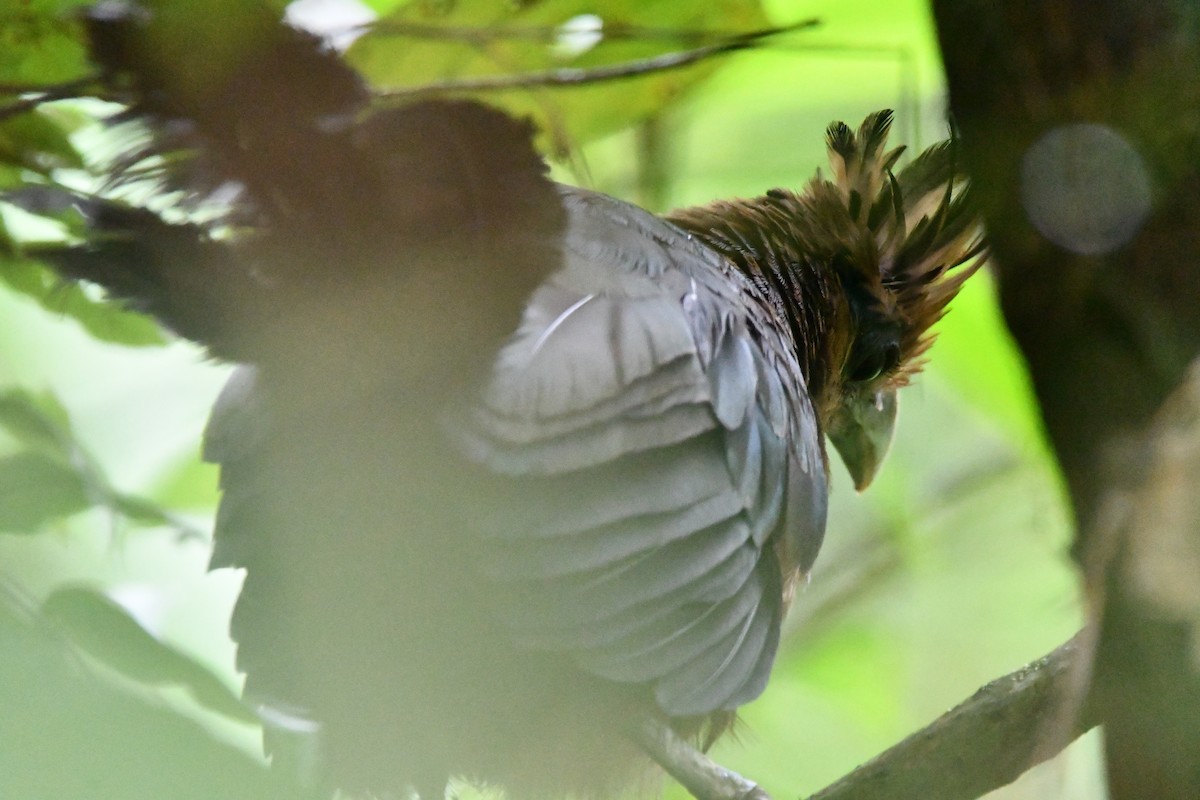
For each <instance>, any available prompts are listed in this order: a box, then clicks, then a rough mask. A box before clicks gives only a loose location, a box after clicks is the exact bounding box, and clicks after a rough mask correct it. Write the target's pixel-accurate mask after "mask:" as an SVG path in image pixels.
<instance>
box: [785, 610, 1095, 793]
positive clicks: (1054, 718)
mask: <svg viewBox="0 0 1200 800" xmlns="http://www.w3.org/2000/svg"><path fill="white" fill-rule="evenodd" d="M1086 635H1087V632H1086V631H1084V632H1081V633H1078V634H1076V635H1075V636H1074V637H1072V638H1071V639H1070V640H1069V641H1067V642H1066V643H1065V644H1063V645H1061V646H1059V647H1058V648H1057V649H1056V650H1054V651H1053V652H1051V653H1050V654H1049V655H1047V656H1045V657H1044V658H1042V659H1040V660H1038V661H1035V662H1033V663H1032V664H1030V665H1028V666H1026V667H1023V668H1021V669H1019V670H1017V671H1016V672H1014V673H1012V674H1010V675H1006V676H1005V677H1003V678H1000V679H998V680H995V681H992V682H991V683H989V684H987V685H986V686H984V687H983V688H981V689H980V690H979V691H977V692H976V693H975V694H974V695H973V696H972V697H971V698H970V699H968V700H966V701H964V702H963V703H961V704H959V705H958V706H956V707H955V708H953V709H951V710H950V711H948V712H946V713H945V714H943V715H942V716H941V717H939V718H938V719H936V720H935V721H934V722H933V723H932V724H930V725H928V726H926V727H925V728H923V729H921V730H919V731H917V732H916V733H914V734H912V735H911V736H909V737H908V738H906V739H904V740H903V741H902V742H900V743H899V744H897V745H895V746H894V747H892V748H890V749H888V750H886V751H884V752H883V753H881V754H880V755H878V756H876V757H875V758H874V759H872V760H871V761H869V762H867V763H866V764H864V765H862V766H861V767H859V768H858V769H856V770H854V771H853V772H851V773H850V774H848V775H846V776H845V777H843V778H841V779H839V780H838V781H837V782H836V783H834V784H832V785H831V786H828V787H826V788H825V789H823V790H822V791H820V792H818V793H817V794H815V795H812V796H811V797H810V798H809V799H808V800H851V799H853V800H883V798H888V800H895V798H900V797H920V798H922V800H973V798H977V797H980V796H981V795H983V794H985V793H987V792H989V791H991V790H993V789H997V788H999V787H1001V786H1004V785H1006V784H1009V783H1011V782H1012V781H1014V780H1016V779H1017V778H1018V777H1019V776H1020V775H1021V773H1023V772H1025V771H1026V770H1027V769H1029V768H1030V767H1032V766H1034V765H1035V764H1039V763H1041V762H1042V761H1046V760H1048V759H1050V758H1052V757H1054V756H1055V755H1057V754H1058V753H1059V752H1060V751H1061V750H1062V749H1063V748H1064V747H1066V745H1067V744H1069V743H1070V742H1072V741H1073V740H1075V739H1076V738H1077V737H1079V736H1080V735H1082V734H1083V733H1085V732H1086V731H1087V730H1089V729H1090V728H1092V727H1093V726H1094V725H1095V724H1096V720H1094V719H1091V716H1090V715H1089V714H1088V713H1087V709H1086V706H1085V708H1084V713H1083V714H1078V713H1076V711H1077V708H1078V706H1079V705H1080V703H1079V695H1078V690H1079V687H1080V685H1081V682H1080V681H1079V680H1077V677H1078V674H1077V673H1076V670H1079V669H1086V667H1087V664H1088V662H1089V659H1090V648H1089V647H1087V646H1086V645H1085V643H1084V642H1083V639H1084V637H1085V636H1086ZM1084 685H1085V684H1084Z"/></svg>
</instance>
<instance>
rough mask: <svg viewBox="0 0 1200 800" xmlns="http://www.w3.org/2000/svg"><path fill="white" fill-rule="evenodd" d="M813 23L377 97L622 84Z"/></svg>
mask: <svg viewBox="0 0 1200 800" xmlns="http://www.w3.org/2000/svg"><path fill="white" fill-rule="evenodd" d="M817 24H818V21H817V20H815V19H809V20H804V21H802V22H797V23H795V24H794V25H788V26H785V27H782V28H768V29H766V30H761V31H751V32H750V33H744V34H740V35H738V36H734V37H731V38H729V39H726V40H724V41H721V42H717V43H715V44H710V45H704V46H703V47H697V48H694V49H691V50H679V51H677V52H673V53H664V54H663V55H660V56H654V57H652V58H645V59H638V60H634V61H625V62H622V63H620V64H610V65H605V66H599V67H564V68H561V69H551V70H544V71H540V72H527V73H524V74H517V75H484V76H479V77H475V78H452V79H448V80H443V81H434V82H432V83H426V84H422V85H420V86H411V87H405V88H402V89H389V90H386V91H382V92H379V93H378V96H379V97H380V98H381V99H383V100H410V99H413V98H416V97H424V96H427V95H431V94H441V93H443V92H495V91H507V90H511V89H529V88H535V87H551V86H580V85H584V84H589V83H600V82H603V81H613V80H623V79H628V78H635V77H639V76H642V75H648V74H651V73H655V72H663V71H665V70H670V69H678V68H680V67H685V66H689V65H691V64H695V63H696V62H698V61H703V60H704V59H706V58H712V57H713V56H717V55H723V54H725V53H732V52H735V51H737V50H744V49H746V48H747V47H751V46H753V45H754V44H756V43H758V42H759V41H762V40H763V39H767V38H770V37H772V36H778V35H780V34H783V33H790V32H793V31H798V30H803V29H807V28H812V27H815V26H816V25H817Z"/></svg>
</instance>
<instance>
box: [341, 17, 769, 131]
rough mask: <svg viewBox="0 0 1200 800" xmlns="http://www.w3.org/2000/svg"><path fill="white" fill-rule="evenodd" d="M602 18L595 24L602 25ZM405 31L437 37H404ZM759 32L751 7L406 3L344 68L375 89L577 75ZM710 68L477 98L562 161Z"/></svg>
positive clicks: (761, 22)
mask: <svg viewBox="0 0 1200 800" xmlns="http://www.w3.org/2000/svg"><path fill="white" fill-rule="evenodd" d="M601 15H602V16H601ZM410 26H421V27H424V28H434V29H435V30H441V31H442V33H440V34H439V33H433V34H426V35H423V36H420V37H414V36H411V35H406V32H410V31H411V27H410ZM765 27H767V21H766V17H765V16H764V14H763V12H762V9H761V7H760V4H759V3H758V2H755V0H706V2H695V3H678V2H674V0H649V1H647V2H635V1H634V0H625V1H624V2H611V3H605V4H604V6H603V9H602V10H598V9H597V6H596V5H595V4H594V3H589V2H584V0H541V1H540V2H527V3H520V4H517V3H495V2H492V1H491V0H460V1H459V2H454V3H422V2H414V3H409V4H407V5H405V6H403V7H401V8H400V9H399V10H397V11H396V12H395V13H393V14H390V15H389V16H387V17H385V18H384V19H382V20H381V25H380V26H379V27H378V28H376V29H373V30H372V31H371V32H369V33H367V34H366V35H365V36H363V37H362V38H360V39H359V40H358V41H357V42H356V43H355V44H354V46H353V47H352V48H351V49H350V52H349V54H348V55H349V59H350V61H351V62H352V63H353V64H355V66H357V67H359V68H360V69H361V70H362V71H363V72H364V74H365V75H366V76H367V77H368V78H369V79H370V80H372V81H373V82H375V83H376V84H377V85H378V86H380V87H381V88H399V87H413V86H420V85H422V84H425V83H429V82H432V81H437V80H441V79H446V78H464V77H472V76H482V75H502V74H515V73H529V72H540V71H545V70H550V69H563V68H570V69H581V68H588V67H597V66H601V65H612V64H618V63H622V62H629V61H632V60H635V59H645V58H650V57H654V56H659V55H663V54H664V53H669V52H673V51H680V50H686V49H691V48H694V47H696V46H698V45H700V44H706V43H711V42H713V41H714V40H715V39H716V38H718V37H720V36H722V35H724V36H728V35H730V34H734V33H739V32H747V31H751V30H760V29H762V28H765ZM717 63H718V61H717V60H713V59H710V60H708V61H705V62H702V63H700V64H697V65H694V66H690V67H685V68H682V69H674V70H668V71H663V72H659V73H655V74H653V75H650V76H643V77H636V78H626V79H622V80H617V81H607V82H604V83H599V84H589V85H586V86H573V87H569V88H567V89H559V88H547V87H536V88H525V89H516V90H511V91H506V92H493V93H487V94H483V95H481V97H482V99H484V100H486V101H488V102H491V103H495V104H498V105H501V106H503V107H504V108H505V109H507V110H508V111H510V112H512V113H513V114H515V115H518V116H530V117H532V118H534V119H535V120H536V121H537V123H538V125H539V127H540V128H541V129H542V130H543V131H545V132H547V133H548V134H549V135H550V137H551V147H552V149H553V150H554V151H555V152H561V151H563V150H565V149H566V148H569V147H574V146H576V145H578V144H580V143H582V142H584V141H586V140H588V139H591V138H594V137H596V136H599V135H601V134H604V133H608V132H611V131H614V130H618V129H620V128H622V127H625V126H627V125H629V124H630V123H632V122H635V121H638V120H641V119H644V118H646V117H649V116H651V115H654V114H658V113H660V112H661V111H662V110H663V108H664V107H666V106H667V105H669V104H670V103H671V102H672V101H674V100H675V99H677V98H679V97H680V96H681V94H682V93H683V92H684V91H685V90H686V89H688V88H689V87H690V86H692V85H693V84H694V83H695V82H696V81H698V80H700V79H701V78H703V77H705V76H706V75H708V74H710V73H711V71H712V70H713V69H714V68H715V67H716V66H717Z"/></svg>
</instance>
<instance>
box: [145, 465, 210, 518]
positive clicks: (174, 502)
mask: <svg viewBox="0 0 1200 800" xmlns="http://www.w3.org/2000/svg"><path fill="white" fill-rule="evenodd" d="M219 473H220V469H219V468H218V467H217V465H216V464H210V463H208V462H206V461H201V460H200V459H199V458H198V457H197V456H196V455H193V454H189V455H188V456H187V457H186V458H184V459H182V460H181V461H180V463H179V464H178V465H177V466H175V467H173V468H170V469H167V470H164V471H163V474H162V476H161V477H160V478H159V480H158V481H157V483H156V485H155V486H154V488H153V489H152V490H151V491H150V496H151V497H153V498H154V500H155V501H156V502H159V503H162V504H163V505H164V506H167V507H169V508H177V509H211V508H213V507H214V506H215V505H216V504H217V500H218V497H219V494H218V490H217V485H218V476H219Z"/></svg>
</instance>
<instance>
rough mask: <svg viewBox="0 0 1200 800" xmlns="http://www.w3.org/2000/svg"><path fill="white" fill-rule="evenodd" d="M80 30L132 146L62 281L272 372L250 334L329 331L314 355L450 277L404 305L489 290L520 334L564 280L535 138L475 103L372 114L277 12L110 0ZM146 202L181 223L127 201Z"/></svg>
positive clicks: (350, 83)
mask: <svg viewBox="0 0 1200 800" xmlns="http://www.w3.org/2000/svg"><path fill="white" fill-rule="evenodd" d="M214 5H216V6H219V7H220V9H222V11H221V13H217V11H216V10H215V9H214ZM85 20H86V23H87V30H88V34H89V40H90V49H91V56H92V59H93V60H94V61H95V62H96V64H97V66H98V67H99V68H100V70H101V73H102V85H103V92H102V95H103V96H104V97H105V99H108V100H115V101H117V102H119V103H121V104H122V106H123V107H124V110H123V111H122V112H120V113H119V114H118V115H117V116H116V118H115V120H116V122H117V123H118V124H119V125H122V126H125V128H126V129H127V130H131V131H133V132H134V133H135V135H131V137H130V142H131V144H130V146H129V147H127V148H126V149H125V151H124V153H123V154H122V155H121V156H120V157H119V158H117V159H116V160H115V161H114V163H113V164H112V166H111V169H110V172H109V175H108V178H109V180H108V189H109V190H110V191H109V192H108V199H97V198H88V199H86V200H81V201H80V202H79V205H80V207H81V209H82V210H83V212H84V216H85V219H86V221H87V222H88V226H89V229H90V234H89V241H88V242H87V243H86V244H85V245H83V246H80V247H75V248H60V249H59V250H58V251H57V252H53V253H46V254H45V255H46V257H47V260H49V261H50V262H51V263H52V264H54V265H57V267H58V268H59V270H60V271H61V272H62V273H63V274H64V275H66V276H68V277H71V278H81V279H87V280H91V281H95V282H97V283H100V284H101V285H103V286H105V287H106V288H107V289H109V291H110V293H111V294H113V295H115V296H116V297H118V298H120V299H121V300H123V301H125V302H126V303H128V304H130V305H132V306H133V307H135V308H138V309H141V310H144V311H148V312H150V313H152V314H154V315H156V316H158V317H159V318H160V319H161V320H162V321H163V322H165V323H166V324H167V325H168V326H169V327H171V328H174V329H175V330H176V331H177V332H179V333H181V334H182V335H184V336H186V337H188V338H192V339H195V340H197V341H199V342H201V343H203V344H207V345H209V346H211V347H213V348H214V349H216V350H217V351H218V353H219V354H221V355H227V356H230V357H234V358H237V359H238V360H258V356H259V355H261V354H256V353H255V350H256V346H257V344H258V343H256V342H255V341H254V338H255V336H256V333H255V331H258V330H262V329H264V327H265V328H270V329H273V330H275V331H276V334H274V335H275V338H276V339H277V340H286V339H287V338H288V336H287V334H286V333H282V332H280V331H281V329H286V328H288V327H289V326H291V327H293V328H296V329H305V330H307V329H310V328H313V325H314V324H317V323H319V322H322V321H323V322H325V323H327V328H328V329H326V330H324V331H322V332H317V331H316V330H313V332H312V335H313V336H315V337H319V336H321V335H323V334H335V333H336V334H342V335H346V334H347V331H346V330H345V329H344V328H342V329H337V324H336V323H334V322H333V320H334V319H336V318H337V317H338V316H339V309H338V307H337V306H338V303H339V302H341V303H344V304H345V305H346V306H347V307H346V308H344V309H341V311H344V312H345V313H346V315H348V316H355V315H357V316H358V317H360V318H361V317H363V314H362V313H361V312H362V299H361V298H362V295H363V294H365V293H368V292H369V291H370V290H371V289H380V288H382V287H383V286H384V285H385V284H387V285H389V286H392V285H393V284H395V283H396V282H402V281H405V280H406V276H413V275H416V274H418V273H421V272H422V271H424V270H427V269H431V268H438V269H449V270H451V271H452V274H450V275H448V276H441V277H442V278H446V279H445V280H441V279H439V280H438V281H421V280H416V279H412V280H408V281H407V284H406V290H407V291H411V292H414V293H419V292H420V291H422V290H423V288H424V287H426V286H434V285H435V286H436V287H437V291H443V292H444V291H446V290H447V289H448V288H449V289H453V288H454V287H455V286H466V285H474V284H479V283H488V282H490V283H492V285H493V290H492V291H491V292H490V293H471V292H467V293H465V294H464V302H465V303H468V304H469V302H470V301H471V299H472V298H473V297H479V298H480V299H481V302H482V298H484V297H485V296H487V297H489V298H490V299H491V300H492V301H493V302H494V303H495V304H496V305H502V304H505V303H506V304H507V306H506V307H505V309H504V312H503V314H498V313H496V312H492V313H491V316H492V317H497V318H498V317H501V316H502V317H503V319H502V321H500V320H499V319H498V321H497V323H496V325H495V327H496V330H497V334H498V335H499V333H500V332H501V330H502V331H503V332H505V333H506V332H507V331H509V330H511V329H512V327H514V325H515V320H516V317H517V314H518V313H519V310H520V307H521V305H522V304H523V302H524V300H525V298H526V297H527V295H528V293H529V291H531V290H532V288H533V287H534V286H535V285H536V284H537V283H538V282H539V281H540V280H541V279H542V278H543V277H544V276H545V274H547V273H548V272H549V271H550V270H551V269H553V267H554V266H556V264H557V261H558V259H557V246H558V244H557V242H558V234H559V233H560V231H561V227H562V225H563V220H564V213H563V211H562V208H561V203H560V201H559V198H558V194H557V191H556V190H555V187H554V185H553V184H552V183H551V182H550V181H549V180H548V179H547V177H546V175H545V172H546V169H545V165H544V163H543V162H542V160H541V158H540V157H539V156H538V154H537V153H536V151H535V150H534V147H533V144H532V137H533V130H532V127H531V126H530V125H529V124H528V123H527V122H524V121H517V120H514V119H512V118H510V117H508V116H507V115H506V114H504V113H502V112H500V111H498V110H495V109H492V108H489V107H487V106H483V105H480V104H477V103H473V102H468V101H449V100H431V101H424V102H419V103H414V104H411V105H407V106H401V107H395V106H393V107H384V108H379V107H376V106H375V105H374V104H373V102H372V96H371V92H370V91H369V87H367V85H366V84H365V83H364V81H363V80H362V79H361V78H360V76H359V75H358V74H357V73H356V72H355V71H354V70H353V69H351V68H350V67H349V66H348V65H347V64H346V63H345V62H343V61H342V59H341V58H340V57H339V56H338V54H336V53H334V52H332V51H330V50H329V49H328V48H326V47H325V46H324V44H323V43H322V41H321V40H320V39H318V38H317V37H315V36H313V35H311V34H309V33H306V32H303V31H299V30H296V29H294V28H291V27H289V26H287V25H285V24H283V23H281V22H280V21H279V20H278V18H277V16H276V15H275V14H274V13H272V12H271V11H270V10H268V8H267V7H266V5H265V4H258V3H254V2H244V0H237V1H236V2H234V1H233V0H223V1H222V2H218V3H216V4H213V3H194V2H192V1H191V0H157V1H156V2H149V0H148V2H146V3H145V4H140V3H132V2H118V1H116V0H106V2H102V3H99V4H98V5H96V6H93V7H92V8H90V9H89V10H88V11H87V12H86V14H85ZM131 187H134V188H135V189H136V190H133V188H131ZM146 189H150V192H149V194H150V195H151V196H153V197H155V198H157V199H156V200H155V202H153V203H150V204H149V205H151V206H153V207H154V208H156V209H161V208H164V207H167V208H169V209H170V213H169V214H167V215H166V219H164V215H162V214H159V213H157V212H155V211H150V210H147V208H145V207H141V206H140V205H135V204H133V203H131V202H129V201H128V200H126V199H113V197H118V198H129V197H135V196H139V197H145V196H146V195H147V191H145V190H146ZM168 219H169V220H170V221H167V220H168ZM384 275H386V276H390V277H388V278H386V279H385V278H384V277H381V276H384ZM389 281H390V282H389ZM350 286H358V287H360V288H359V290H358V291H353V290H350V289H348V288H347V287H350ZM393 288H394V287H393ZM430 291H432V289H431V290H430ZM413 302H414V304H415V303H416V299H414V300H413ZM318 306H323V308H322V310H320V312H319V313H318V312H317V311H316V310H315V309H316V307H318ZM376 310H377V311H379V312H380V313H384V312H386V310H387V309H386V308H385V307H384V306H383V305H382V304H381V305H380V308H379V309H376ZM484 310H485V309H472V308H470V307H464V308H462V314H463V315H464V317H466V318H472V317H474V318H479V317H481V316H484V317H486V316H487V314H483V311H484ZM477 312H478V313H477ZM205 314H208V315H209V317H210V318H209V319H207V320H202V319H201V317H204V315H205ZM264 317H269V318H270V320H269V322H270V324H269V325H266V326H264V325H263V324H262V323H263V322H264ZM389 322H394V323H395V325H396V327H399V326H401V325H402V324H403V321H402V320H391V321H389V320H384V321H383V324H384V327H387V325H388V324H389ZM272 326H273V327H272ZM328 326H332V327H328ZM476 328H478V326H476ZM362 333H363V334H364V335H366V334H367V331H363V332H362ZM428 333H429V335H436V333H437V332H436V331H431V332H428ZM259 349H261V348H259Z"/></svg>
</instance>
